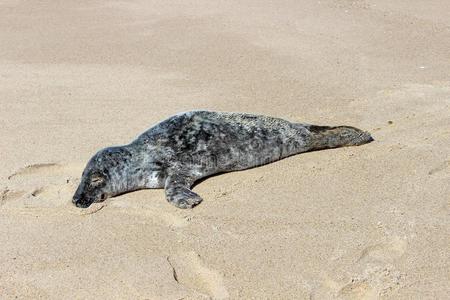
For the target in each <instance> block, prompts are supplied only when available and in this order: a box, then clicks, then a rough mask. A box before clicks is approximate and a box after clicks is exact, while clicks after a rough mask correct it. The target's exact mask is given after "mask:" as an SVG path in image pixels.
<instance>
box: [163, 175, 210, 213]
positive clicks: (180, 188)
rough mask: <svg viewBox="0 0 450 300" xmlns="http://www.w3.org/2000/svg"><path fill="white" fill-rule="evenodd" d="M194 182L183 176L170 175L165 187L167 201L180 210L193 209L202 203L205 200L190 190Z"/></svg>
mask: <svg viewBox="0 0 450 300" xmlns="http://www.w3.org/2000/svg"><path fill="white" fill-rule="evenodd" d="M194 181H195V180H194V179H192V178H190V177H188V176H185V175H181V174H174V175H169V176H168V177H167V179H166V184H165V187H164V189H165V191H166V198H167V201H169V202H170V203H172V204H173V205H175V206H176V207H179V208H192V207H194V206H196V205H197V204H199V203H200V202H202V200H203V199H202V198H201V197H200V196H199V195H198V194H196V193H194V192H193V191H191V190H190V188H191V186H192V184H193V183H194Z"/></svg>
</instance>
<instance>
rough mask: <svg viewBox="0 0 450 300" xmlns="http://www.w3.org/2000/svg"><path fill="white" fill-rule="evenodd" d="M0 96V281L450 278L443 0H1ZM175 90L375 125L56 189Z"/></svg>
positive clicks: (397, 294)
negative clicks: (248, 159) (183, 204)
mask: <svg viewBox="0 0 450 300" xmlns="http://www.w3.org/2000/svg"><path fill="white" fill-rule="evenodd" d="M0 105H1V108H0V137H1V144H0V157H1V168H0V178H1V181H0V195H1V198H0V201H1V207H0V298H1V299H10V298H15V297H18V298H20V299H35V298H39V297H40V298H49V299H99V298H104V299H106V298H116V299H126V298H130V299H206V298H209V297H211V298H213V299H227V298H231V299H238V298H241V299H250V298H253V299H289V298H291V299H305V298H306V299H308V298H310V299H334V298H342V299H378V298H382V299H411V298H416V299H444V298H448V297H450V287H449V282H450V278H449V277H450V275H449V274H450V272H449V270H450V249H449V248H450V246H449V245H450V235H449V232H450V208H449V206H450V205H449V195H450V185H449V180H450V118H449V116H450V4H449V1H448V0H433V1H419V0H398V1H391V0H374V1H364V0H361V1H351V0H339V1H338V0H321V1H307V0H301V1H299V0H296V1H256V0H253V1H148V0H146V1H144V0H137V1H107V0H100V1H72V0H70V1H69V0H67V1H15V0H6V1H1V2H0ZM191 109H211V110H223V111H241V112H253V113H262V114H268V115H273V116H277V117H282V118H286V119H290V120H292V121H299V122H300V121H301V122H308V123H315V124H329V125H340V124H348V125H354V126H357V127H361V128H363V129H366V130H369V131H371V132H372V133H373V136H374V137H375V139H376V141H375V142H374V143H371V144H368V145H364V146H361V147H354V148H341V149H336V150H326V151H320V152H313V153H307V154H303V155H298V156H294V157H291V158H289V159H285V160H283V161H279V162H276V163H273V164H270V165H267V166H263V167H260V168H256V169H252V170H248V171H243V172H236V173H229V174H225V175H221V176H216V177H213V178H210V179H208V180H206V181H204V182H202V183H201V184H199V185H198V186H196V187H195V191H196V192H198V193H199V194H201V195H202V196H203V197H204V199H205V200H204V202H203V203H202V204H201V205H200V206H198V207H197V208H195V209H193V210H180V209H177V208H175V207H174V206H172V205H170V204H168V203H167V202H166V201H165V199H164V192H163V191H162V190H147V191H139V192H135V193H131V194H127V195H123V196H120V197H117V198H115V199H111V200H109V201H107V202H106V203H105V204H104V205H95V206H93V207H92V208H90V209H88V210H81V209H78V208H75V207H73V205H72V204H71V202H70V200H71V199H70V198H71V196H72V194H73V192H74V190H75V188H76V185H77V182H78V181H79V177H80V174H81V171H82V169H83V166H84V164H85V163H86V161H87V160H88V159H89V158H90V156H91V155H92V154H93V153H94V152H96V151H97V150H98V149H100V148H103V147H106V146H109V145H119V144H124V143H128V142H130V141H131V140H132V139H134V138H135V137H136V136H137V135H138V134H139V133H141V132H143V131H144V130H146V129H147V128H148V127H150V126H151V125H152V124H154V123H155V122H157V121H159V120H162V119H164V118H166V117H168V116H170V115H172V114H174V113H177V112H181V111H186V110H191Z"/></svg>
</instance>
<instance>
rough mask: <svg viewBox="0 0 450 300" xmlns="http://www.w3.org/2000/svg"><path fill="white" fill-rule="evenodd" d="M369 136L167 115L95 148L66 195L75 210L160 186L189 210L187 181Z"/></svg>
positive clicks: (257, 118)
mask: <svg viewBox="0 0 450 300" xmlns="http://www.w3.org/2000/svg"><path fill="white" fill-rule="evenodd" d="M371 141H373V139H372V137H371V135H370V134H369V133H368V132H365V131H362V130H360V129H357V128H354V127H350V126H335V127H331V126H316V125H310V124H302V123H292V122H289V121H286V120H283V119H279V118H273V117H268V116H262V115H252V114H245V113H231V112H213V111H190V112H185V113H181V114H178V115H175V116H172V117H170V118H168V119H167V120H165V121H162V122H161V123H159V124H157V125H155V126H154V127H152V128H150V129H149V130H147V131H146V132H144V133H143V134H142V135H140V136H139V137H138V138H137V139H136V140H134V141H133V142H131V143H130V144H128V145H124V146H118V147H109V148H105V149H103V150H100V151H99V152H97V153H96V154H95V155H94V156H93V157H92V158H91V159H90V160H89V162H88V163H87V165H86V168H85V169H84V171H83V174H82V178H81V181H80V185H79V186H78V189H77V190H76V192H75V195H74V196H73V203H74V204H75V205H76V206H78V207H83V208H85V207H88V206H89V205H91V204H92V203H93V202H101V201H104V200H105V199H106V198H109V197H113V196H117V195H120V194H124V193H127V192H131V191H136V190H140V189H148V188H164V189H165V193H166V198H167V200H168V201H169V202H170V203H172V204H173V205H175V206H177V207H179V208H191V207H194V206H195V205H197V204H199V203H200V202H201V201H202V198H201V197H200V196H199V195H198V194H196V193H195V192H193V191H192V190H191V187H192V186H193V184H194V182H196V181H197V180H199V179H201V178H205V177H208V176H211V175H214V174H217V173H223V172H231V171H238V170H244V169H248V168H253V167H256V166H260V165H264V164H267V163H270V162H274V161H277V160H280V159H283V158H285V157H288V156H291V155H294V154H298V153H302V152H307V151H313V150H321V149H326V148H336V147H342V146H357V145H362V144H365V143H368V142H371Z"/></svg>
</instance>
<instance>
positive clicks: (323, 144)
mask: <svg viewBox="0 0 450 300" xmlns="http://www.w3.org/2000/svg"><path fill="white" fill-rule="evenodd" d="M307 128H308V130H309V131H310V132H311V134H312V143H313V149H314V150H319V149H326V148H337V147H344V146H359V145H363V144H366V143H370V142H372V141H373V138H372V136H371V135H370V133H368V132H367V131H362V130H361V129H358V128H355V127H351V126H336V127H330V126H316V125H308V126H307Z"/></svg>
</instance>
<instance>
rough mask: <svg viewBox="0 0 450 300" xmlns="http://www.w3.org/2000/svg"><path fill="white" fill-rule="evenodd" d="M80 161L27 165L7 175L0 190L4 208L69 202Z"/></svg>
mask: <svg viewBox="0 0 450 300" xmlns="http://www.w3.org/2000/svg"><path fill="white" fill-rule="evenodd" d="M81 168H82V166H81V165H76V164H68V165H62V164H56V163H43V164H33V165H29V166H26V167H24V168H21V169H19V170H18V171H16V172H14V173H13V174H11V175H10V176H8V178H7V181H6V186H7V187H5V188H4V189H3V190H1V191H0V204H1V205H2V206H3V207H4V208H48V207H58V206H65V205H68V204H70V202H71V200H70V199H71V196H72V194H73V192H74V190H75V189H76V186H77V183H78V180H75V178H77V177H78V176H79V174H80V173H81Z"/></svg>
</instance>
